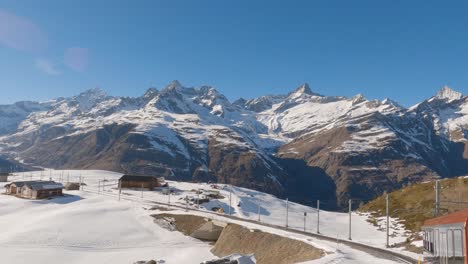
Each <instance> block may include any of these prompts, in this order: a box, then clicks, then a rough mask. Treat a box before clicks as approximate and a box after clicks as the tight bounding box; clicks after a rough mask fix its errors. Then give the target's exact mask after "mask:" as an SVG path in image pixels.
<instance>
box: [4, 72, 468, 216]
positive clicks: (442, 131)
mask: <svg viewBox="0 0 468 264" xmlns="http://www.w3.org/2000/svg"><path fill="white" fill-rule="evenodd" d="M467 138H468V97H466V96H464V95H462V94H460V93H458V92H456V91H453V90H452V89H450V88H448V87H444V88H442V89H441V90H440V91H439V92H438V93H437V94H436V95H435V96H433V97H431V98H429V99H427V100H425V101H423V102H421V103H419V104H417V105H415V106H413V107H410V108H408V109H407V108H404V107H402V106H400V105H399V104H398V103H396V102H394V101H392V100H389V99H385V100H383V101H378V100H367V99H366V98H364V96H362V95H356V96H354V97H352V98H347V97H343V96H323V95H320V94H317V93H314V92H313V91H312V90H311V89H310V88H309V86H308V85H307V84H304V85H301V86H300V87H298V88H297V89H296V90H294V91H292V92H291V93H289V94H285V95H267V96H262V97H259V98H255V99H250V100H247V99H239V100H236V101H234V102H230V101H229V100H228V99H227V98H226V97H225V96H224V95H223V94H221V93H220V92H218V91H217V90H216V89H214V88H213V87H210V86H202V87H200V88H188V87H183V86H182V85H181V84H180V83H179V82H178V81H173V82H172V83H170V84H169V85H168V86H167V87H166V88H164V89H163V90H161V91H159V90H156V89H153V88H151V89H149V90H148V91H147V92H146V93H145V94H144V95H142V96H141V97H115V96H109V95H107V94H106V93H105V92H104V91H102V90H99V89H93V90H88V91H85V92H83V93H81V94H79V95H77V96H73V97H69V98H57V99H53V100H50V101H46V102H18V103H15V104H12V105H0V151H1V153H2V155H3V157H2V159H3V161H2V162H0V166H3V167H8V166H10V165H11V164H9V163H8V161H10V162H21V163H23V164H27V165H28V166H42V167H48V168H56V169H61V168H82V169H108V170H114V171H119V172H127V173H134V174H154V173H155V174H159V175H163V176H165V177H167V178H168V179H177V180H185V181H206V182H208V181H212V182H223V183H231V184H234V185H238V186H242V187H247V188H253V189H257V190H261V191H266V192H269V193H273V194H276V195H278V196H281V197H286V196H287V197H289V198H290V199H294V200H296V201H299V202H305V203H311V202H312V201H313V200H316V199H321V200H322V201H323V204H325V205H326V206H327V207H328V208H330V209H333V208H344V207H345V206H346V204H347V199H349V198H353V199H357V200H358V201H359V200H362V201H365V200H369V199H371V198H374V197H376V196H377V195H379V194H381V193H382V192H384V191H387V190H393V189H396V188H399V187H401V186H403V185H406V184H408V183H412V182H418V181H422V180H425V179H429V178H436V177H452V176H459V175H463V174H467V173H468V160H467V157H468V148H467V144H466V143H467Z"/></svg>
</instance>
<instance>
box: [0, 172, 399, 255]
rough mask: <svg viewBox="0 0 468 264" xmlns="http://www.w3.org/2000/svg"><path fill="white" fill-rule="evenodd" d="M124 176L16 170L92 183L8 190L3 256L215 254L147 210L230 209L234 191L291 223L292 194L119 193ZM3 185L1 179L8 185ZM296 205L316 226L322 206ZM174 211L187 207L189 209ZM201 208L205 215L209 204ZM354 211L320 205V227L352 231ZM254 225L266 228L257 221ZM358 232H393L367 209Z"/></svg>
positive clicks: (276, 220)
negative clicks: (35, 191)
mask: <svg viewBox="0 0 468 264" xmlns="http://www.w3.org/2000/svg"><path fill="white" fill-rule="evenodd" d="M120 176H121V174H119V173H114V172H108V171H96V170H94V171H93V170H90V171H73V170H68V171H53V170H51V171H38V172H27V173H18V174H16V176H14V177H11V179H10V180H13V181H14V180H23V179H24V180H29V179H35V180H37V179H43V180H47V179H49V178H52V179H54V180H56V181H60V182H64V183H66V182H67V181H80V178H81V181H82V182H83V183H85V184H86V185H85V186H84V187H83V190H82V191H66V192H65V193H66V194H67V195H66V196H65V197H62V198H54V199H51V200H42V201H34V200H25V199H19V198H16V197H12V196H8V195H0V226H2V227H5V228H4V229H3V230H2V232H0V254H1V255H2V259H3V260H10V261H11V262H10V263H30V262H32V261H34V262H35V263H63V261H65V260H66V262H67V263H113V264H115V263H133V262H134V261H137V260H149V259H163V260H165V261H166V263H200V262H202V261H204V260H209V259H213V258H215V257H214V256H213V255H212V254H211V253H210V245H208V244H206V243H202V242H200V241H198V240H195V239H192V238H190V237H186V236H183V235H182V234H180V233H178V232H169V231H167V230H165V229H162V228H161V227H159V226H158V225H156V224H154V223H153V220H152V218H151V217H150V215H151V214H154V213H155V212H156V211H154V210H146V209H149V208H151V207H152V206H151V202H153V201H154V202H162V203H171V204H174V205H179V206H187V207H190V208H197V207H200V208H201V209H206V210H211V209H212V208H213V207H219V208H223V209H224V211H225V213H228V212H229V204H230V203H229V197H231V209H230V210H231V213H232V215H235V216H238V217H242V218H247V219H253V220H258V216H259V214H258V213H259V212H260V221H262V222H266V223H270V224H276V225H285V224H286V216H285V215H286V202H285V201H283V200H280V199H278V198H276V197H274V196H272V195H268V194H264V193H260V192H257V191H253V190H249V189H245V188H239V187H231V186H227V185H218V186H219V187H220V188H221V190H220V194H221V195H222V196H224V198H222V199H217V200H211V201H210V202H209V203H205V204H201V205H197V204H196V203H193V202H190V203H187V202H186V200H185V197H193V198H194V197H197V194H196V192H194V190H205V191H206V190H210V189H213V188H212V186H211V185H209V184H202V183H186V182H172V181H170V182H169V185H170V188H171V189H172V190H173V193H172V194H171V195H164V194H162V192H161V191H160V190H155V191H144V190H143V191H142V190H138V189H134V190H129V189H123V190H122V193H121V199H120V201H119V199H118V184H117V180H118V178H119V177H120ZM102 183H104V184H102ZM3 185H4V183H0V188H2V187H3ZM199 196H203V194H199ZM142 197H143V198H142ZM238 204H240V206H238ZM153 205H154V204H153ZM259 205H260V206H259ZM259 209H260V210H259ZM288 209H289V213H288V215H289V217H288V225H289V227H291V228H296V229H299V230H303V228H304V214H303V213H304V212H307V216H306V231H309V232H315V231H316V224H317V221H316V215H317V211H316V209H314V208H310V207H307V206H303V205H300V204H296V203H292V202H290V203H289V204H288ZM173 212H174V213H186V212H185V211H184V210H178V211H177V210H176V211H173ZM171 213H172V212H171ZM198 213H199V214H201V215H203V212H198ZM210 217H211V216H210ZM348 217H349V215H348V214H347V213H337V212H326V211H320V232H321V233H322V234H325V235H327V236H332V237H337V238H347V236H348V221H349V218H348ZM233 222H235V221H233ZM239 224H243V225H246V224H245V223H239ZM249 225H250V226H251V227H252V228H260V226H258V225H255V224H249ZM261 229H266V230H265V231H267V232H272V233H277V234H280V235H284V236H291V237H294V238H296V239H302V240H304V241H305V242H307V243H311V244H313V245H314V246H316V247H318V248H322V249H324V250H325V251H326V252H329V253H330V252H333V254H329V255H327V256H325V257H324V258H322V259H320V260H316V261H310V262H309V263H338V262H336V261H338V260H340V261H339V263H376V262H374V261H377V260H378V261H379V263H392V262H390V261H387V260H381V259H377V258H375V257H372V256H371V255H369V254H367V253H364V252H360V251H357V250H353V249H351V248H349V247H346V246H344V245H337V244H335V243H330V242H326V241H321V240H317V239H313V240H312V239H310V238H309V237H305V236H301V235H297V234H294V235H292V233H288V232H286V231H280V230H276V229H273V228H266V227H261ZM352 239H353V240H354V241H358V242H362V243H366V244H371V245H376V246H381V247H382V246H383V245H384V244H385V232H383V231H380V230H377V228H376V227H375V226H373V225H371V224H370V223H368V222H367V221H366V217H365V216H363V215H358V214H356V213H353V214H352ZM403 239H405V237H404V235H403V234H400V233H397V235H396V237H394V238H391V242H392V243H395V242H396V241H401V240H403ZM54 260H56V261H54ZM343 260H344V261H343Z"/></svg>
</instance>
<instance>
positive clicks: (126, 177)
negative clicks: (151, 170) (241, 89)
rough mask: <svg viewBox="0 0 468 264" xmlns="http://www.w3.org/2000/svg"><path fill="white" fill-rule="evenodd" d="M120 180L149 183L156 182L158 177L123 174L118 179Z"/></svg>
mask: <svg viewBox="0 0 468 264" xmlns="http://www.w3.org/2000/svg"><path fill="white" fill-rule="evenodd" d="M120 180H124V181H145V182H149V181H157V180H158V177H156V176H143V175H128V174H125V175H123V176H122V177H120Z"/></svg>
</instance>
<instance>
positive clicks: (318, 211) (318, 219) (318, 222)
mask: <svg viewBox="0 0 468 264" xmlns="http://www.w3.org/2000/svg"><path fill="white" fill-rule="evenodd" d="M317 234H320V200H317Z"/></svg>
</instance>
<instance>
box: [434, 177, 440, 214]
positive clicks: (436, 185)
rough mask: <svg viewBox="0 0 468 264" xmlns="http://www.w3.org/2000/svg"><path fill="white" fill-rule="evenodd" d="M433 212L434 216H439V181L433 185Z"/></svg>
mask: <svg viewBox="0 0 468 264" xmlns="http://www.w3.org/2000/svg"><path fill="white" fill-rule="evenodd" d="M435 196H436V197H435V211H434V214H435V216H438V215H439V206H440V197H439V196H440V182H439V180H437V181H436V183H435Z"/></svg>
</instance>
